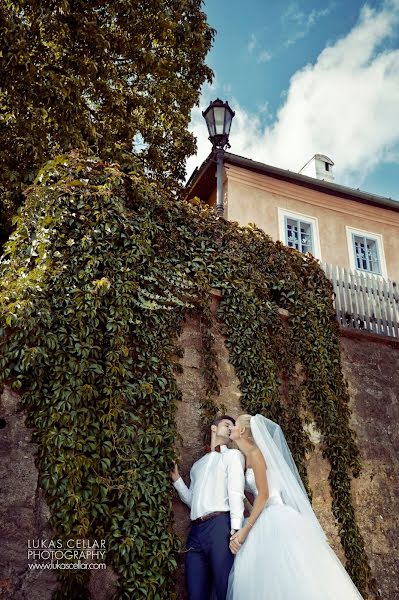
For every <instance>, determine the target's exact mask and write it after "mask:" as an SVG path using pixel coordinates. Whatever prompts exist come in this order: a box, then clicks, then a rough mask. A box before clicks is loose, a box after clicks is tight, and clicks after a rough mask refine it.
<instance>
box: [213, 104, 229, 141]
mask: <svg viewBox="0 0 399 600" xmlns="http://www.w3.org/2000/svg"><path fill="white" fill-rule="evenodd" d="M225 112H226V109H225V107H224V106H215V107H214V108H213V113H214V115H215V129H216V135H223V134H224V133H225V131H224V114H225Z"/></svg>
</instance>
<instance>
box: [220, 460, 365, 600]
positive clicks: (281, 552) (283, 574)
mask: <svg viewBox="0 0 399 600" xmlns="http://www.w3.org/2000/svg"><path fill="white" fill-rule="evenodd" d="M245 480H246V489H248V490H249V491H250V492H251V494H253V495H254V496H256V495H257V489H256V485H255V476H254V473H253V471H252V469H247V471H246V474H245ZM227 600H362V596H361V595H360V594H359V592H358V590H357V589H356V587H355V586H354V584H353V583H352V581H351V579H350V577H349V575H348V574H347V572H346V571H345V569H344V567H343V566H342V564H341V563H340V561H339V560H338V558H337V556H336V555H335V554H334V552H333V550H332V549H331V548H330V546H329V545H328V542H327V540H326V537H325V535H324V533H323V531H322V529H321V528H319V527H315V526H314V523H313V522H312V521H311V519H309V518H308V517H306V516H304V515H303V514H301V513H300V512H298V511H297V510H295V508H292V507H291V506H288V505H287V504H284V502H283V499H282V496H281V494H280V493H279V491H278V489H276V488H275V489H270V490H269V499H268V501H267V504H266V506H265V508H264V509H263V511H262V513H261V514H260V515H259V517H258V518H257V520H256V521H255V523H254V525H253V527H252V528H251V530H250V532H249V535H248V537H247V539H246V540H245V542H244V543H243V545H242V546H241V548H240V550H239V551H238V553H237V555H236V558H235V561H234V565H233V568H232V571H231V573H230V579H229V589H228V593H227Z"/></svg>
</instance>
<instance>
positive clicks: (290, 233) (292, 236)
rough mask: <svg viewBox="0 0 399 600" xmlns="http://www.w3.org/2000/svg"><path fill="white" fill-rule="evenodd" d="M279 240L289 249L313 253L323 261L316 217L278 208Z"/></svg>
mask: <svg viewBox="0 0 399 600" xmlns="http://www.w3.org/2000/svg"><path fill="white" fill-rule="evenodd" d="M278 226H279V239H280V240H281V241H282V242H283V244H285V245H286V246H288V247H289V248H295V249H296V250H298V252H302V253H303V254H305V253H306V252H311V253H312V254H313V256H314V257H315V258H318V259H319V260H321V253H320V238H319V225H318V220H317V219H316V218H315V217H311V216H309V215H304V214H302V213H299V212H298V213H297V212H293V211H291V210H288V209H287V208H280V207H279V208H278Z"/></svg>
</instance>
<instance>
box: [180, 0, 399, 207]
mask: <svg viewBox="0 0 399 600" xmlns="http://www.w3.org/2000/svg"><path fill="white" fill-rule="evenodd" d="M204 11H205V12H206V14H207V15H208V22H209V24H210V25H211V26H212V27H214V28H215V29H216V30H217V33H216V37H215V41H214V46H213V49H212V50H211V52H210V54H209V55H208V60H207V62H208V64H209V65H210V66H211V67H212V69H213V70H214V72H215V80H214V82H213V84H212V85H211V86H204V88H203V93H202V98H201V103H200V107H199V109H198V108H196V109H194V110H193V114H192V123H191V129H192V130H193V131H194V133H195V135H196V136H197V141H198V153H197V156H196V157H192V158H191V159H189V162H188V165H187V170H188V174H190V173H191V171H192V170H193V169H194V168H195V166H197V165H198V164H199V163H200V162H202V160H203V159H204V158H205V157H206V155H207V154H208V153H209V150H210V143H209V142H208V140H207V132H206V127H205V122H204V121H203V119H202V117H201V113H200V110H203V109H204V108H205V107H206V106H207V105H208V103H209V101H210V100H213V99H215V98H216V97H220V98H222V99H223V100H228V101H229V103H230V105H231V106H232V108H233V109H234V110H235V111H236V117H235V119H234V121H233V125H232V131H231V135H230V143H231V152H234V153H236V154H240V155H243V156H247V157H249V158H253V159H255V160H260V161H263V162H266V163H268V164H273V165H275V166H278V167H281V168H286V169H290V170H292V171H299V169H300V168H301V167H302V166H303V165H304V164H305V163H306V162H307V161H308V160H309V159H310V158H311V157H312V156H313V155H314V154H316V153H321V154H327V155H328V156H329V157H330V158H331V159H332V160H333V161H334V163H335V167H334V174H335V181H336V183H341V184H343V185H349V186H350V187H354V188H360V189H362V190H365V191H368V192H371V193H375V194H380V195H383V196H387V197H392V198H395V199H397V200H399V0H369V1H368V2H364V1H360V0H346V1H345V0H331V1H329V0H320V1H319V2H315V1H314V0H300V1H299V0H298V1H291V0H280V1H279V2H277V1H275V2H267V0H246V1H244V0H206V2H205V4H204Z"/></svg>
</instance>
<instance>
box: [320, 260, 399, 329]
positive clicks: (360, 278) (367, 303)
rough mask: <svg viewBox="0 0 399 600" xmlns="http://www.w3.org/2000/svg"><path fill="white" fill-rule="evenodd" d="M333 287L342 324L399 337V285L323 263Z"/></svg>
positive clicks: (339, 320)
mask: <svg viewBox="0 0 399 600" xmlns="http://www.w3.org/2000/svg"><path fill="white" fill-rule="evenodd" d="M321 267H322V268H323V270H324V272H325V273H326V275H327V277H328V278H329V279H330V281H331V282H332V284H333V288H334V294H335V299H334V304H335V310H336V313H337V319H338V322H339V323H340V324H341V325H342V326H343V327H349V328H355V329H363V330H366V331H371V332H373V333H378V334H380V335H384V336H389V337H395V338H399V289H398V288H399V286H397V285H396V283H394V282H392V281H389V280H387V279H383V278H382V277H379V276H378V275H372V274H368V273H360V272H357V271H352V270H350V269H345V268H344V267H338V266H335V265H329V264H327V263H321Z"/></svg>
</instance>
